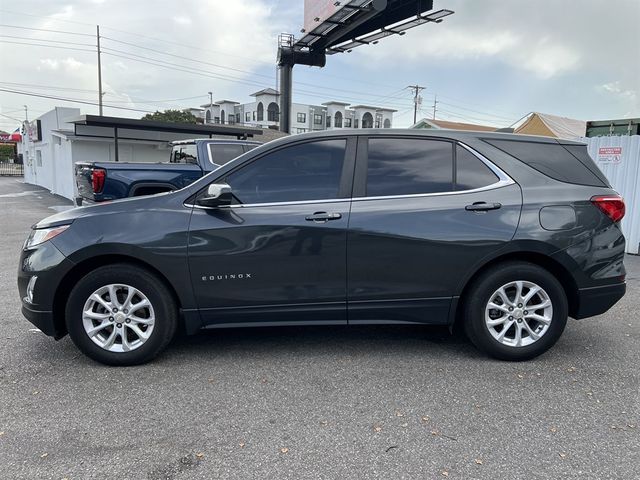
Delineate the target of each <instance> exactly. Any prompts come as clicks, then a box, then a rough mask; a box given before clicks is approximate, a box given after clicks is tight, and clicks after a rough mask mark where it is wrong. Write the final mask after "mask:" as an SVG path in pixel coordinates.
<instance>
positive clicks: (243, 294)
mask: <svg viewBox="0 0 640 480" xmlns="http://www.w3.org/2000/svg"><path fill="white" fill-rule="evenodd" d="M623 216H624V202H623V200H622V198H620V196H619V195H618V194H617V193H616V192H615V191H614V190H613V189H612V188H611V186H610V185H609V182H608V181H607V179H606V178H605V177H604V176H603V175H602V173H601V172H600V171H599V170H598V168H597V166H596V165H595V163H594V162H593V161H592V160H591V158H590V157H589V155H588V154H587V151H586V147H585V146H584V145H582V144H580V143H575V142H568V141H557V140H555V139H549V138H542V137H540V138H538V137H530V136H517V135H509V134H497V133H474V132H456V131H433V132H431V131H415V130H393V131H390V130H376V129H366V130H365V129H363V130H338V131H327V132H322V133H309V134H301V135H295V136H291V137H287V138H283V139H279V140H276V141H273V142H270V143H268V144H265V145H262V146H260V147H258V148H256V149H254V150H252V151H250V152H247V153H245V154H243V155H242V156H240V157H238V158H236V159H235V160H233V161H231V162H229V163H227V164H225V165H223V166H222V167H220V168H219V169H217V170H215V171H214V172H213V173H210V174H209V175H207V176H205V177H204V178H201V179H200V180H197V181H195V182H194V183H192V184H191V185H189V186H187V187H185V188H183V189H182V190H178V191H175V192H169V193H165V194H160V195H155V196H150V197H144V198H137V199H127V200H123V201H120V202H113V203H111V204H107V205H100V206H97V205H96V206H91V207H87V208H80V209H74V210H70V211H66V212H63V213H59V214H57V215H54V216H52V217H49V218H47V219H45V220H42V221H41V222H39V223H38V224H37V225H35V226H34V228H33V230H32V232H31V235H30V236H29V238H28V240H27V241H26V243H25V246H24V250H23V251H22V256H21V258H20V269H19V274H18V286H19V290H20V296H21V298H22V305H23V307H22V311H23V313H24V315H25V316H26V317H27V318H28V319H29V320H30V321H31V322H32V323H33V324H35V325H36V326H37V327H38V328H40V329H41V330H42V331H43V332H44V333H45V334H47V335H51V336H53V337H55V338H61V337H62V336H64V335H65V334H67V333H68V334H69V335H70V336H71V339H72V340H73V341H74V343H75V344H76V345H77V346H78V348H79V349H80V350H82V351H83V352H84V353H85V354H87V355H88V356H90V357H91V358H93V359H95V360H98V361H100V362H103V363H107V364H112V365H131V364H138V363H142V362H146V361H148V360H150V359H152V358H153V357H155V356H156V355H157V354H158V353H160V352H161V351H162V350H163V349H164V348H165V347H166V346H167V345H168V343H169V342H170V341H171V338H172V337H173V336H174V333H175V331H176V329H178V328H181V329H184V330H185V331H186V332H187V333H195V332H197V331H198V330H200V329H202V328H223V327H245V326H265V325H269V326H272V325H319V324H320V325H327V324H332V325H333V324H338V325H341V324H349V325H362V324H379V323H390V324H427V325H449V326H453V325H454V324H459V325H461V326H462V327H463V328H464V329H465V330H466V332H467V334H468V336H469V338H470V339H471V341H472V342H473V343H474V344H475V345H476V346H477V347H478V348H479V349H481V350H482V351H484V352H486V353H488V354H489V355H492V356H494V357H497V358H500V359H507V360H526V359H530V358H533V357H535V356H537V355H540V354H541V353H543V352H544V351H546V350H547V349H548V348H550V347H551V346H552V345H553V344H554V343H555V342H556V341H557V340H558V338H559V337H560V335H561V334H562V332H563V330H564V328H565V324H566V322H567V317H568V316H571V317H573V318H576V319H581V318H585V317H590V316H593V315H598V314H601V313H603V312H605V311H607V310H608V309H609V308H610V307H611V306H612V305H614V304H615V303H616V302H617V301H618V300H619V299H620V298H621V297H622V296H623V295H624V293H625V269H624V265H623V257H624V237H623V235H622V233H621V231H620V223H619V222H620V220H621V219H622V217H623Z"/></svg>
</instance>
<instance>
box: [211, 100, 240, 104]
mask: <svg viewBox="0 0 640 480" xmlns="http://www.w3.org/2000/svg"><path fill="white" fill-rule="evenodd" d="M216 103H217V104H218V105H220V104H221V103H233V104H234V105H239V104H240V102H234V101H233V100H218V101H217V102H216Z"/></svg>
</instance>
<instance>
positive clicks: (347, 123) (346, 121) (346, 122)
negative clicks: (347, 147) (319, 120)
mask: <svg viewBox="0 0 640 480" xmlns="http://www.w3.org/2000/svg"><path fill="white" fill-rule="evenodd" d="M344 126H345V128H351V118H349V117H344Z"/></svg>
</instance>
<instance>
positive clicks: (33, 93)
mask: <svg viewBox="0 0 640 480" xmlns="http://www.w3.org/2000/svg"><path fill="white" fill-rule="evenodd" d="M0 92H6V93H15V94H16V95H26V96H29V97H40V98H48V99H51V100H61V101H64V102H71V103H81V104H84V105H95V106H97V105H98V104H97V103H96V102H89V101H86V100H79V99H74V98H64V97H57V96H53V95H43V94H39V93H36V92H24V91H18V90H9V89H6V88H0ZM105 107H109V108H115V109H117V110H130V111H132V112H143V113H154V112H152V111H150V110H141V109H138V108H128V107H119V106H115V105H108V104H105Z"/></svg>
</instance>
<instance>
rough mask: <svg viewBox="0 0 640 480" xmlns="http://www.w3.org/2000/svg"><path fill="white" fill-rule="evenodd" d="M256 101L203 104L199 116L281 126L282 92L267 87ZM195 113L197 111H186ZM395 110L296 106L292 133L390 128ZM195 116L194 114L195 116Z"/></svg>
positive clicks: (342, 105)
mask: <svg viewBox="0 0 640 480" xmlns="http://www.w3.org/2000/svg"><path fill="white" fill-rule="evenodd" d="M251 96H252V97H254V99H255V100H254V101H252V102H249V103H242V104H241V103H238V102H235V101H232V100H218V101H217V102H214V103H211V104H208V103H206V104H204V105H201V107H202V109H203V110H204V113H203V114H201V115H196V116H198V117H200V118H203V120H204V122H205V123H221V124H242V125H246V126H251V127H262V128H271V129H277V128H279V126H280V104H279V100H280V93H279V92H278V91H277V90H274V89H273V88H265V89H263V90H260V91H258V92H255V93H252V94H251ZM187 110H188V111H190V112H192V113H194V112H199V110H198V109H187ZM394 112H396V110H393V109H390V108H382V107H376V106H370V105H354V106H350V104H349V103H345V102H335V101H330V102H325V103H322V104H320V105H309V104H304V103H293V104H292V105H291V121H290V125H291V132H292V133H303V132H310V131H316V130H330V129H336V128H391V127H392V126H393V113H394ZM194 114H195V113H194Z"/></svg>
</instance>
